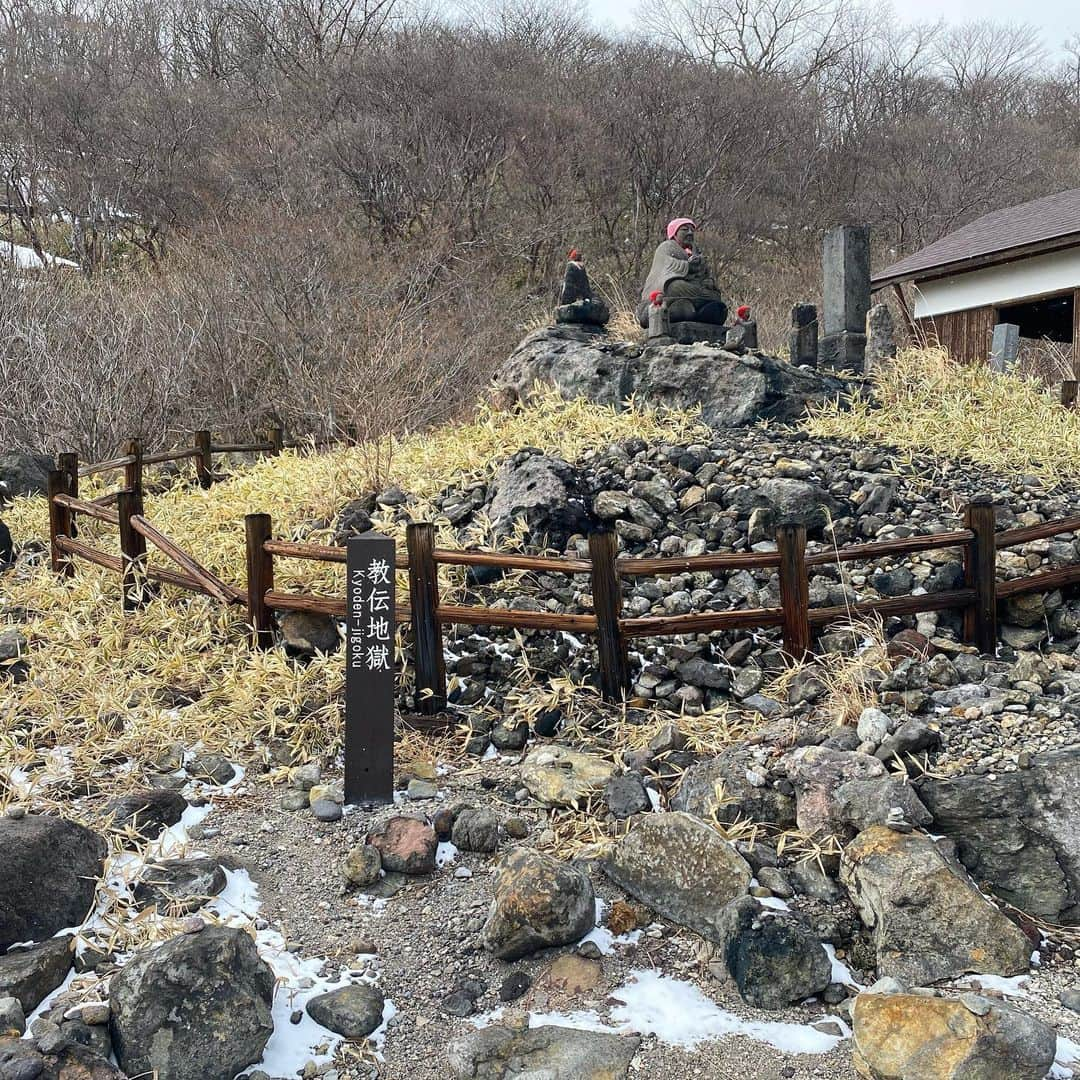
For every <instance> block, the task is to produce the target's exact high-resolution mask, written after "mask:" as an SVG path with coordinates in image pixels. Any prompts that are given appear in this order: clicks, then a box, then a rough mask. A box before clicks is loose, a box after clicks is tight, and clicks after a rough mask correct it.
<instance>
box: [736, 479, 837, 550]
mask: <svg viewBox="0 0 1080 1080" xmlns="http://www.w3.org/2000/svg"><path fill="white" fill-rule="evenodd" d="M724 504H725V506H727V507H728V508H730V509H732V510H737V511H738V513H739V516H740V517H742V518H749V517H750V515H751V514H752V513H754V512H755V511H758V513H759V520H760V521H761V528H762V529H764V530H765V532H766V533H767V534H768V535H770V536H771V535H772V532H773V530H774V529H775V528H776V526H777V525H780V524H798V525H805V526H806V529H807V531H808V533H809V534H810V535H811V536H816V537H819V538H820V537H824V536H825V529H826V527H827V526H828V524H829V522H830V521H831V520H832V519H834V518H838V517H843V516H845V515H846V514H849V513H850V512H851V508H850V506H848V505H846V504H845V503H844V501H842V500H841V499H838V498H836V497H835V496H833V495H832V494H830V492H829V491H827V490H826V489H825V488H823V487H821V486H820V485H818V484H812V483H810V482H809V481H808V480H799V479H797V478H795V477H790V476H773V477H770V478H769V479H768V480H764V481H762V482H761V483H760V484H758V485H757V486H756V487H744V486H739V487H734V488H732V489H731V490H730V491H729V492H728V493H727V494H726V495H725V497H724Z"/></svg>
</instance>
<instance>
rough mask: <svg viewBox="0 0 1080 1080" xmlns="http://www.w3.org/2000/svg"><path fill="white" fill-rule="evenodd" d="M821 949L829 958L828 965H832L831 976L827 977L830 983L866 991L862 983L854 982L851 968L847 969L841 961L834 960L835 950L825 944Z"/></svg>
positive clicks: (823, 943)
mask: <svg viewBox="0 0 1080 1080" xmlns="http://www.w3.org/2000/svg"><path fill="white" fill-rule="evenodd" d="M822 947H823V948H824V949H825V954H826V955H827V956H828V958H829V963H830V964H832V975H830V976H829V980H830V982H834V983H840V984H841V985H842V986H850V987H852V988H854V989H855V990H865V989H866V987H865V986H863V985H862V983H859V982H856V981H855V976H854V975H852V974H851V968H849V967H848V966H847V964H845V963H844V961H843V960H837V959H836V949H834V948H833V947H832V946H831V945H829V944H827V943H825V942H822Z"/></svg>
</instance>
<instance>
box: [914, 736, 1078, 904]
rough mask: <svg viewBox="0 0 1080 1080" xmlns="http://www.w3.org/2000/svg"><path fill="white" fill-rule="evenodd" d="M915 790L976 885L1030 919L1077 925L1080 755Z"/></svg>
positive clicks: (1040, 759) (1068, 753)
mask: <svg viewBox="0 0 1080 1080" xmlns="http://www.w3.org/2000/svg"><path fill="white" fill-rule="evenodd" d="M917 789H918V792H919V796H920V797H921V798H922V800H923V802H924V803H925V804H926V806H927V808H928V809H929V810H930V812H931V813H932V814H933V815H934V822H935V829H936V830H937V831H938V832H941V833H944V834H945V835H946V836H948V837H949V838H950V839H951V840H953V841H954V842H955V843H956V849H957V855H958V856H959V858H960V861H961V862H962V863H963V864H964V866H965V867H967V869H968V870H969V871H970V872H971V875H972V877H974V878H975V880H976V881H979V882H985V883H986V884H987V885H988V886H989V887H990V889H992V890H993V891H994V892H995V893H996V894H997V895H998V896H1000V897H1001V898H1002V899H1003V900H1007V901H1008V902H1009V903H1010V904H1013V905H1014V906H1016V907H1018V908H1020V909H1021V910H1022V911H1026V912H1028V913H1029V914H1031V915H1036V916H1038V917H1040V918H1043V919H1048V920H1049V921H1050V922H1055V923H1068V924H1070V925H1076V924H1078V923H1080V748H1078V747H1072V748H1070V749H1068V750H1055V751H1052V752H1050V753H1047V754H1040V755H1038V756H1036V757H1035V758H1033V759H1032V766H1031V768H1030V769H1021V770H1019V771H1017V772H1012V773H999V774H997V775H996V776H995V777H994V778H993V779H991V778H989V777H986V776H965V777H960V778H958V779H955V780H924V781H922V782H921V783H920V784H919V785H918V788H917Z"/></svg>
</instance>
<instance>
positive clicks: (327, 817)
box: [311, 799, 344, 823]
mask: <svg viewBox="0 0 1080 1080" xmlns="http://www.w3.org/2000/svg"><path fill="white" fill-rule="evenodd" d="M311 812H312V813H313V814H314V815H315V819H316V820H317V821H325V822H327V823H329V822H333V821H340V820H341V818H342V814H343V813H344V811H343V810H342V809H341V804H340V803H336V802H334V800H333V799H316V800H315V801H314V802H313V803H312V804H311Z"/></svg>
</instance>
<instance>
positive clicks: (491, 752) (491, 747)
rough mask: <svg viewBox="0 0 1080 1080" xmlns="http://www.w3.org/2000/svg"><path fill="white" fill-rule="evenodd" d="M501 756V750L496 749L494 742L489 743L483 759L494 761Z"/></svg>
mask: <svg viewBox="0 0 1080 1080" xmlns="http://www.w3.org/2000/svg"><path fill="white" fill-rule="evenodd" d="M498 756H499V751H498V750H497V749H496V747H495V744H494V743H488V748H487V749H486V750H485V751H484V756H483V757H482V758H481V759H480V760H481V761H494V760H495V759H496V758H497V757H498Z"/></svg>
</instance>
